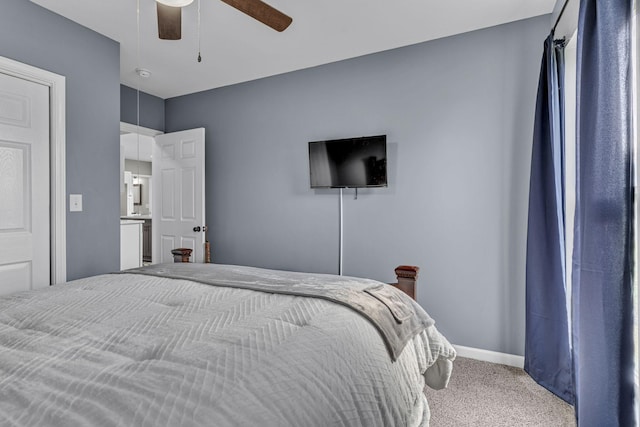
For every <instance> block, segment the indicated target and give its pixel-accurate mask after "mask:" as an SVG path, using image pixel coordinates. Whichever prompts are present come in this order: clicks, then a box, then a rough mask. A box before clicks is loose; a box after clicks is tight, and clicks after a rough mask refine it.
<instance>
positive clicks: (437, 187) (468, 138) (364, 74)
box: [165, 16, 549, 355]
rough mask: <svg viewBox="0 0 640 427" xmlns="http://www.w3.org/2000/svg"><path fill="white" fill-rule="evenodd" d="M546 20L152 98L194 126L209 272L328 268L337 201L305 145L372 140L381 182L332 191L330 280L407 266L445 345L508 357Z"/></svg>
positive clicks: (520, 335)
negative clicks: (384, 171) (379, 143)
mask: <svg viewBox="0 0 640 427" xmlns="http://www.w3.org/2000/svg"><path fill="white" fill-rule="evenodd" d="M548 30H549V17H548V16H542V17H538V18H534V19H530V20H525V21H520V22H515V23H511V24H506V25H502V26H499V27H494V28H489V29H486V30H481V31H476V32H472V33H467V34H463V35H458V36H454V37H450V38H446V39H441V40H436V41H432V42H428V43H423V44H419V45H414V46H410V47H406V48H402V49H396V50H392V51H387V52H383V53H379V54H375V55H370V56H366V57H361V58H357V59H352V60H348V61H342V62H338V63H334V64H329V65H325V66H321V67H316V68H312V69H307V70H303V71H298V72H293V73H289V74H285V75H280V76H275V77H271V78H266V79H262V80H258V81H253V82H249V83H244V84H239V85H234V86H230V87H225V88H220V89H216V90H211V91H207V92H200V93H196V94H191V95H187V96H184V97H178V98H173V99H168V100H166V103H165V111H166V117H165V126H166V130H167V131H177V130H182V129H187V128H194V127H199V126H203V127H205V128H206V167H207V171H206V174H207V175H206V177H207V178H206V179H207V188H206V197H207V222H208V224H209V225H210V227H211V229H210V230H211V231H210V236H209V240H210V241H211V242H212V254H213V260H214V262H219V263H232V264H247V265H254V266H262V267H270V268H281V269H290V270H302V271H313V272H329V273H335V272H336V271H337V263H338V190H311V189H310V188H309V175H308V174H309V171H308V167H309V166H308V154H307V142H308V141H314V140H321V139H329V138H341V137H357V136H362V135H375V134H382V133H385V134H387V135H388V144H389V146H388V151H389V153H388V157H389V159H388V160H389V161H388V163H389V187H388V188H386V189H371V190H362V191H360V192H359V196H358V199H357V200H355V199H354V192H353V190H347V191H345V204H344V239H345V253H344V271H345V274H347V275H355V276H367V277H371V278H375V279H379V280H383V281H391V280H393V273H392V271H393V268H394V267H395V266H397V265H398V264H414V265H418V266H420V267H421V274H420V281H419V288H418V301H419V303H420V304H421V305H422V306H423V307H425V308H426V309H427V311H429V313H431V315H432V316H433V317H434V318H435V319H436V320H437V323H438V325H439V328H440V329H441V330H442V332H444V333H445V335H446V336H447V337H448V338H449V339H450V340H451V341H452V342H453V343H455V344H459V345H464V346H470V347H476V348H482V349H487V350H493V351H499V352H505V353H511V354H519V355H522V354H523V351H524V278H525V271H524V268H525V242H526V223H527V203H528V202H527V200H528V196H527V194H528V184H529V182H528V181H529V163H530V150H531V140H532V131H533V117H534V106H535V95H536V88H537V80H538V71H539V66H540V58H541V55H542V45H543V42H544V39H545V37H546V35H547V33H548Z"/></svg>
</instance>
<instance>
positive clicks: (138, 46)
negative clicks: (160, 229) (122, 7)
mask: <svg viewBox="0 0 640 427" xmlns="http://www.w3.org/2000/svg"><path fill="white" fill-rule="evenodd" d="M138 70H140V0H136V74H137V75H138V77H137V78H136V160H137V162H136V165H137V170H138V173H137V174H136V175H137V177H138V178H137V183H138V184H140V79H141V78H142V77H141V76H140V75H139V73H138ZM132 183H133V182H132ZM134 188H135V187H134ZM138 188H140V187H138ZM141 196H142V195H141ZM140 201H141V200H140ZM134 203H135V200H134ZM134 210H135V206H134Z"/></svg>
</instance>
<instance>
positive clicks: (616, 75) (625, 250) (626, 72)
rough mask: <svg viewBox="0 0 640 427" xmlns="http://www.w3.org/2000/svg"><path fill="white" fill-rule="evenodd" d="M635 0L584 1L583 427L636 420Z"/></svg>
mask: <svg viewBox="0 0 640 427" xmlns="http://www.w3.org/2000/svg"><path fill="white" fill-rule="evenodd" d="M632 10H633V9H632V1H631V0H581V2H580V13H579V21H578V64H577V67H578V68H577V75H578V88H577V90H578V95H577V159H576V163H577V183H576V184H577V188H576V192H577V193H576V217H575V236H574V239H575V240H574V252H573V286H572V303H573V322H572V331H573V359H574V373H575V388H576V416H577V420H578V425H579V426H598V427H607V426H625V427H626V426H634V425H637V421H638V420H636V419H635V408H634V398H635V397H634V373H633V367H634V366H633V363H634V361H633V358H634V349H633V301H632V292H633V282H632V271H633V263H634V260H633V253H632V250H633V246H632V244H633V197H632V191H633V188H632V182H633V181H632V177H633V173H634V170H633V159H632V92H631V91H632V89H633V88H632V72H631V61H632V57H631V49H632V48H631V46H632V45H631V41H632V31H631V22H632V21H631V19H632Z"/></svg>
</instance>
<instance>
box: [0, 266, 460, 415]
mask: <svg viewBox="0 0 640 427" xmlns="http://www.w3.org/2000/svg"><path fill="white" fill-rule="evenodd" d="M454 357H455V351H454V350H453V348H452V347H451V345H450V344H449V343H448V342H447V340H446V339H445V338H444V337H443V336H442V335H441V334H440V333H439V332H438V331H437V329H436V328H435V326H433V325H431V326H428V327H427V328H426V329H424V330H423V331H422V332H420V333H418V334H417V335H415V336H414V337H413V338H411V339H410V340H409V342H408V344H407V345H406V347H405V348H404V350H403V351H402V353H401V354H400V355H399V357H398V359H397V360H396V361H393V360H392V358H391V357H389V353H388V351H387V348H386V346H385V344H384V341H383V340H382V339H381V336H380V333H379V331H378V329H376V328H375V327H374V326H373V325H372V323H371V322H370V321H369V320H368V319H366V318H365V317H364V316H362V315H360V314H358V313H357V312H354V311H353V310H352V309H350V308H347V307H345V306H343V305H341V304H335V303H333V302H330V301H327V300H323V299H318V298H307V297H300V296H292V295H280V294H273V293H265V292H257V291H253V290H248V289H236V288H231V287H220V286H209V285H204V284H201V283H198V282H194V281H189V280H182V279H168V278H163V277H157V276H149V275H141V274H109V275H102V276H97V277H93V278H87V279H82V280H76V281H73V282H69V283H68V284H65V285H57V286H53V287H51V288H49V289H46V290H44V291H35V292H24V293H18V294H14V295H11V296H8V297H3V298H0V425H1V426H69V427H72V426H414V425H422V426H424V425H428V419H429V409H428V406H427V402H426V400H425V397H424V394H423V393H422V389H423V387H424V385H425V383H426V384H428V385H430V386H431V387H433V388H442V387H444V386H446V384H447V382H448V379H449V375H450V372H451V367H452V360H453V358H454Z"/></svg>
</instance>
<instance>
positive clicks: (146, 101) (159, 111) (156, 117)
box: [120, 85, 164, 131]
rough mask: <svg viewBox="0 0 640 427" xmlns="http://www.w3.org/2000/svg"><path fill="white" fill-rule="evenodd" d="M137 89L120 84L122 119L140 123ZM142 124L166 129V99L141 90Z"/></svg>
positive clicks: (157, 128)
mask: <svg viewBox="0 0 640 427" xmlns="http://www.w3.org/2000/svg"><path fill="white" fill-rule="evenodd" d="M137 92H138V91H137V90H136V89H133V88H130V87H129V86H125V85H120V120H121V121H123V122H125V123H131V124H134V125H135V124H138V96H137ZM140 126H143V127H146V128H149V129H154V130H161V131H164V99H162V98H158V97H157V96H154V95H150V94H148V93H145V92H142V91H141V92H140Z"/></svg>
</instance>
